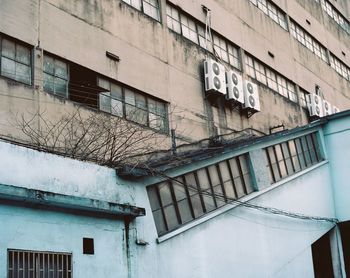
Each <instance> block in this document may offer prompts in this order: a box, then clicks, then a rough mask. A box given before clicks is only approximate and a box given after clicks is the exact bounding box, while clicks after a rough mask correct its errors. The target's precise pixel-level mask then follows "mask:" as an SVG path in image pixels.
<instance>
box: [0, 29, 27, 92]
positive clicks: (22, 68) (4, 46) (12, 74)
mask: <svg viewBox="0 0 350 278" xmlns="http://www.w3.org/2000/svg"><path fill="white" fill-rule="evenodd" d="M0 49H1V52H0V54H1V55H0V58H1V60H0V65H1V75H2V76H5V77H8V78H10V79H13V80H16V81H19V82H22V83H24V84H28V85H31V83H32V63H31V51H30V49H29V48H28V47H26V46H24V45H22V44H20V43H18V42H15V41H12V40H10V39H7V38H5V37H2V36H0Z"/></svg>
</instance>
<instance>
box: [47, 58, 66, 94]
mask: <svg viewBox="0 0 350 278" xmlns="http://www.w3.org/2000/svg"><path fill="white" fill-rule="evenodd" d="M44 90H45V91H46V92H49V93H53V94H55V95H58V96H61V97H65V98H67V97H68V64H67V63H65V62H64V61H62V60H59V59H56V58H53V57H51V56H49V55H46V54H45V55H44Z"/></svg>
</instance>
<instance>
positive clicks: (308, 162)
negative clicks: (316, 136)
mask: <svg viewBox="0 0 350 278" xmlns="http://www.w3.org/2000/svg"><path fill="white" fill-rule="evenodd" d="M300 140H301V144H302V148H303V151H304V156H305V162H306V166H310V165H311V156H310V150H309V146H308V144H307V141H306V138H305V136H304V137H301V138H300Z"/></svg>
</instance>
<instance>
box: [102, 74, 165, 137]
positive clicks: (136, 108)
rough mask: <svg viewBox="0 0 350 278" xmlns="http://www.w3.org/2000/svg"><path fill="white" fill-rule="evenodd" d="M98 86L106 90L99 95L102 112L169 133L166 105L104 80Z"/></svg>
mask: <svg viewBox="0 0 350 278" xmlns="http://www.w3.org/2000/svg"><path fill="white" fill-rule="evenodd" d="M98 85H99V86H100V87H102V88H104V89H106V91H105V92H101V93H100V95H99V108H100V110H101V111H104V112H107V113H111V114H112V115H115V116H118V117H124V118H126V119H128V120H130V121H133V122H136V123H139V124H141V125H144V126H148V127H151V128H153V129H156V130H159V131H161V132H168V116H167V106H166V103H164V102H162V101H159V100H156V99H155V98H152V97H149V96H146V95H144V94H141V93H139V92H136V91H135V90H132V89H129V88H126V87H124V86H122V85H119V84H115V83H112V82H110V81H108V80H106V79H103V78H98Z"/></svg>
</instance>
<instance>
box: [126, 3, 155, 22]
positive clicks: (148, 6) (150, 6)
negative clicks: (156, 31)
mask: <svg viewBox="0 0 350 278" xmlns="http://www.w3.org/2000/svg"><path fill="white" fill-rule="evenodd" d="M122 1H123V2H125V3H127V4H129V5H130V6H132V7H134V8H136V9H137V10H139V11H142V12H143V13H144V14H146V15H148V16H150V17H152V18H154V19H155V20H157V21H160V16H159V4H158V0H122Z"/></svg>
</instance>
